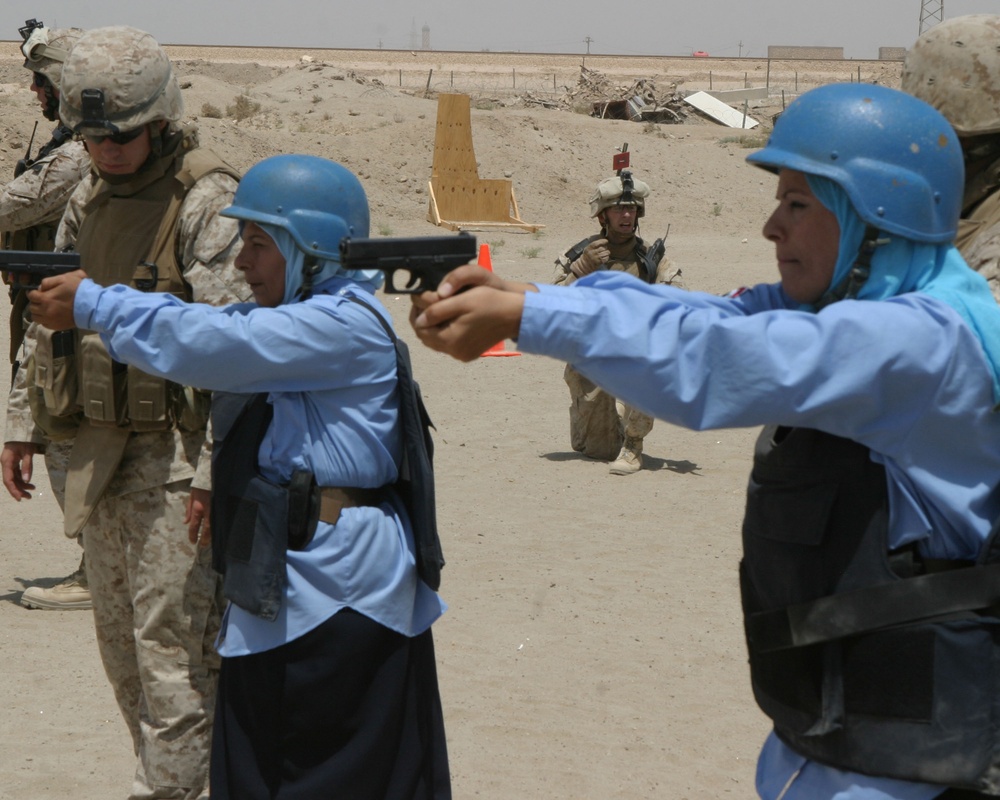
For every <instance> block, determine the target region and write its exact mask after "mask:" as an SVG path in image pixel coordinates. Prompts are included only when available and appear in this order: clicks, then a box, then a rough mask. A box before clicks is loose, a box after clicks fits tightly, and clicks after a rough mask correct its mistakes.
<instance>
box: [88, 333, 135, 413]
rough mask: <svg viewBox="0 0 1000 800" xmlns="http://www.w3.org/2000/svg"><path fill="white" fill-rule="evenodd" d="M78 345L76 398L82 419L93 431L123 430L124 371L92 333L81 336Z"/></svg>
mask: <svg viewBox="0 0 1000 800" xmlns="http://www.w3.org/2000/svg"><path fill="white" fill-rule="evenodd" d="M79 344H80V355H79V359H80V373H81V374H80V384H81V385H80V392H79V397H80V406H81V407H82V408H83V414H84V416H85V417H86V418H87V419H89V420H90V424H91V425H94V426H96V427H114V428H124V427H125V426H126V425H127V422H128V416H127V408H128V406H127V400H128V398H127V395H126V393H125V378H126V375H127V374H128V367H127V366H126V365H125V364H121V363H119V362H117V361H115V360H114V359H113V358H111V354H110V353H109V352H108V350H107V348H106V347H105V346H104V343H103V342H102V341H101V338H100V336H98V335H97V334H96V333H86V334H83V335H82V336H81V337H80V341H79Z"/></svg>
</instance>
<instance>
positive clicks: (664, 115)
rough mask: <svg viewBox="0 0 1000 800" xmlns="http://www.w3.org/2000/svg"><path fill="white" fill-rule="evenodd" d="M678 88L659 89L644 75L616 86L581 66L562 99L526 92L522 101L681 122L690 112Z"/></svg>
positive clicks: (605, 116)
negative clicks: (577, 75)
mask: <svg viewBox="0 0 1000 800" xmlns="http://www.w3.org/2000/svg"><path fill="white" fill-rule="evenodd" d="M676 90H677V85H676V84H673V83H672V84H670V89H669V91H667V92H659V91H657V88H656V83H655V82H654V81H653V79H652V78H640V79H638V80H637V81H635V82H634V83H632V84H628V85H617V86H616V85H614V84H612V83H611V81H609V80H608V78H607V76H605V75H604V74H603V73H601V72H598V71H596V70H592V69H587V67H585V66H581V67H580V77H579V79H578V80H577V83H576V86H574V87H573V88H571V89H570V90H569V91H568V92H567V93H566V94H565V95H564V96H563V97H562V98H560V99H558V100H542V99H539V98H536V97H532V96H530V95H522V97H521V100H522V102H525V103H526V104H529V103H533V104H536V105H544V106H546V107H547V108H562V109H574V108H576V109H578V108H581V107H589V108H590V109H591V112H590V113H591V116H594V117H599V118H601V119H628V120H632V121H634V122H660V123H666V124H678V123H682V122H684V120H685V119H686V118H687V111H686V110H685V106H684V101H683V98H682V97H681V95H680V94H678V92H677V91H676Z"/></svg>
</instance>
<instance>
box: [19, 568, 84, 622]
mask: <svg viewBox="0 0 1000 800" xmlns="http://www.w3.org/2000/svg"><path fill="white" fill-rule="evenodd" d="M21 605H22V606H24V607H25V608H42V609H45V610H46V611H75V610H79V611H83V610H86V609H88V608H93V605H92V604H91V601H90V587H89V586H88V585H87V573H86V572H84V569H83V559H81V560H80V566H79V568H78V569H77V570H76V572H74V573H73V574H72V575H70V576H69V577H67V578H64V579H63V580H61V581H59V583H57V584H56V585H55V586H52V587H51V588H49V589H43V588H42V587H41V586H29V587H28V588H27V589H25V590H24V592H23V594H22V595H21Z"/></svg>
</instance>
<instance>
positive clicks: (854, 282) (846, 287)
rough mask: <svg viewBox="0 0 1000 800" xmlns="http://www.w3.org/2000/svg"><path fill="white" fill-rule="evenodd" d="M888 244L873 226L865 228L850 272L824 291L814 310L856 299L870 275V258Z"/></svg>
mask: <svg viewBox="0 0 1000 800" xmlns="http://www.w3.org/2000/svg"><path fill="white" fill-rule="evenodd" d="M888 243H889V240H888V239H885V238H881V239H880V238H879V230H878V228H876V227H875V226H874V225H867V226H865V236H864V238H863V239H862V240H861V247H859V248H858V256H857V258H856V259H855V260H854V264H853V266H852V267H851V270H850V272H848V273H847V275H845V276H844V279H843V280H842V281H841V282H840V283H838V284H837V285H836V286H831V287H830V288H829V289H827V290H826V292H825V293H824V294H823V296H822V297H821V298H820V299H819V300H818V301H817V302H816V310H817V311H819V310H820V309H823V308H826V307H827V306H828V305H830V303H836V302H837V301H838V300H853V299H854V298H855V297H857V296H858V293H859V292H860V291H861V289H862V287H863V286H864V285H865V283H866V282H867V281H868V276H869V275H871V272H872V258H873V257H874V256H875V251H876V250H877V249H878V248H879V247H881V246H882V245H885V244H888Z"/></svg>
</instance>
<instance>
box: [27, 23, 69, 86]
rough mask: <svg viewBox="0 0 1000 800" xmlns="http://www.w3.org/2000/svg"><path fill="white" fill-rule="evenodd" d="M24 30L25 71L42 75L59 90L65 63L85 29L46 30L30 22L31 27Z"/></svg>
mask: <svg viewBox="0 0 1000 800" xmlns="http://www.w3.org/2000/svg"><path fill="white" fill-rule="evenodd" d="M30 23H34V25H31V24H30ZM22 30H23V31H24V32H25V34H26V35H25V39H24V42H23V43H22V44H21V52H22V53H23V54H24V66H25V69H29V70H31V71H32V72H40V73H42V75H44V76H45V77H46V78H48V79H49V83H51V84H52V85H53V86H55V88H56V89H59V84H60V82H61V80H62V70H63V63H64V62H65V61H66V59H67V58H69V51H70V50H71V49H72V48H73V45H74V44H75V43H76V41H77V40H78V39H79V38H80V37H81V36H82V35H83V29H82V28H46V27H45V26H43V25H41V24H39V23H35V21H34V20H29V26H27V27H25V28H22Z"/></svg>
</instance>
